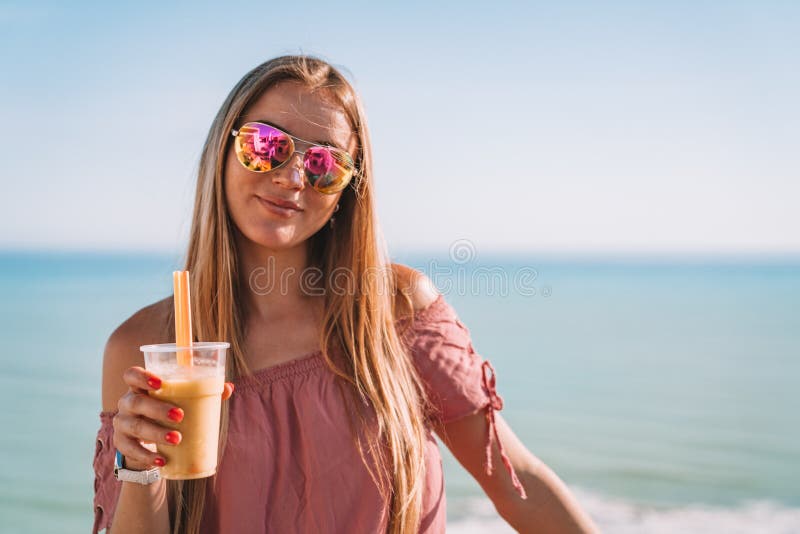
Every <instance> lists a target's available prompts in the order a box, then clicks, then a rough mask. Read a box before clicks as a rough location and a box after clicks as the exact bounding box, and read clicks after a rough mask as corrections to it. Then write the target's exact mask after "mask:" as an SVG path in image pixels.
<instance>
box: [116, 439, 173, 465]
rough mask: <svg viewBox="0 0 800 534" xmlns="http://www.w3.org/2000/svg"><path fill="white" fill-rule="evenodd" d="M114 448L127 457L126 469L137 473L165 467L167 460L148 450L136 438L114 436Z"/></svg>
mask: <svg viewBox="0 0 800 534" xmlns="http://www.w3.org/2000/svg"><path fill="white" fill-rule="evenodd" d="M114 446H115V447H116V448H117V450H118V451H119V452H121V453H122V455H123V456H124V457H125V467H127V468H129V469H134V470H137V471H140V470H143V469H149V468H151V467H153V466H158V467H163V466H164V465H165V464H166V463H167V460H166V458H164V457H163V456H161V455H160V454H158V453H156V452H153V451H151V450H149V449H146V448H144V447H143V446H142V444H141V443H139V442H138V441H137V440H136V439H135V438H132V437H131V436H126V435H124V434H116V433H115V434H114Z"/></svg>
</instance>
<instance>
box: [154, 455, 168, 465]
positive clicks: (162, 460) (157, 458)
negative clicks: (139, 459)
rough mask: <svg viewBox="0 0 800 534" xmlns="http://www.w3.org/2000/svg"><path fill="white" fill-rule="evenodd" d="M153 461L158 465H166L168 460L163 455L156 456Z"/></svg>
mask: <svg viewBox="0 0 800 534" xmlns="http://www.w3.org/2000/svg"><path fill="white" fill-rule="evenodd" d="M153 463H154V464H156V465H157V466H158V467H164V465H165V464H166V463H167V461H166V460H164V459H163V458H162V457H161V456H156V459H155V460H153Z"/></svg>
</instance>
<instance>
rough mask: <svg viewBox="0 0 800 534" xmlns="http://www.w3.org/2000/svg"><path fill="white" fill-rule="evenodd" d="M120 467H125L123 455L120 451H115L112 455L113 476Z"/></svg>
mask: <svg viewBox="0 0 800 534" xmlns="http://www.w3.org/2000/svg"><path fill="white" fill-rule="evenodd" d="M120 469H125V457H124V456H122V453H121V452H119V451H117V453H116V454H115V455H114V476H116V475H117V473H118V472H119V470H120Z"/></svg>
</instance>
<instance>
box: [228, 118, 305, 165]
mask: <svg viewBox="0 0 800 534" xmlns="http://www.w3.org/2000/svg"><path fill="white" fill-rule="evenodd" d="M235 148H236V156H237V157H238V158H239V161H240V162H241V163H242V165H244V166H245V167H247V168H248V169H250V170H251V171H256V172H266V171H271V170H272V169H274V168H276V167H279V166H280V165H282V164H283V163H284V162H286V160H287V159H289V157H290V156H291V155H292V152H294V145H293V143H292V139H291V138H290V137H289V136H288V135H286V134H285V133H283V132H282V131H280V130H278V129H276V128H273V127H272V126H269V125H268V124H261V123H258V122H248V123H247V124H245V125H244V126H242V127H241V129H240V130H239V134H238V135H237V136H236V146H235Z"/></svg>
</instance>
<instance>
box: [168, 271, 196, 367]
mask: <svg viewBox="0 0 800 534" xmlns="http://www.w3.org/2000/svg"><path fill="white" fill-rule="evenodd" d="M172 284H173V286H174V294H175V344H176V345H177V346H178V347H191V346H192V306H191V300H190V299H189V271H174V272H173V273H172ZM178 363H179V364H180V365H185V366H187V367H191V366H192V351H191V350H179V351H178Z"/></svg>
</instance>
